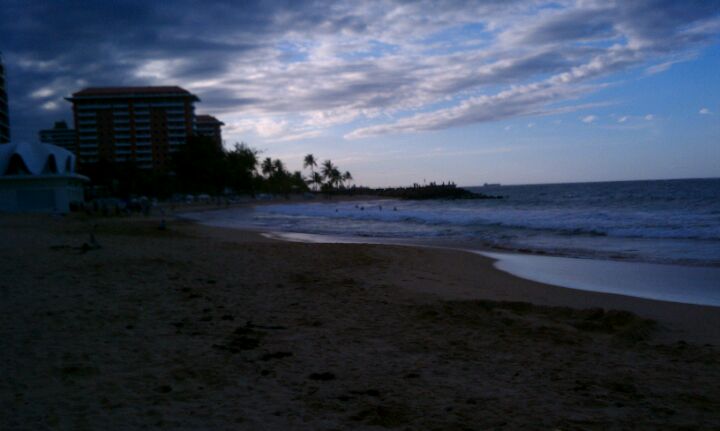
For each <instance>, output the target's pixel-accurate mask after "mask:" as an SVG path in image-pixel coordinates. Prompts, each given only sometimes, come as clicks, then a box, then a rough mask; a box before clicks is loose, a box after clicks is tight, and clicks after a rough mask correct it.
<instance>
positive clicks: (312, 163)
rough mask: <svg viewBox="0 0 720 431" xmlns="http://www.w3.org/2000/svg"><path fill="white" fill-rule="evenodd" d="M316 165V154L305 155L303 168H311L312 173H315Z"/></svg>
mask: <svg viewBox="0 0 720 431" xmlns="http://www.w3.org/2000/svg"><path fill="white" fill-rule="evenodd" d="M316 167H317V160H315V156H313V155H312V154H308V155H307V156H305V159H303V168H310V174H313V173H314V172H315V168H316Z"/></svg>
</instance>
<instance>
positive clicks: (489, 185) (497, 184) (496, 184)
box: [483, 183, 500, 187]
mask: <svg viewBox="0 0 720 431" xmlns="http://www.w3.org/2000/svg"><path fill="white" fill-rule="evenodd" d="M483 187H500V183H485V184H483Z"/></svg>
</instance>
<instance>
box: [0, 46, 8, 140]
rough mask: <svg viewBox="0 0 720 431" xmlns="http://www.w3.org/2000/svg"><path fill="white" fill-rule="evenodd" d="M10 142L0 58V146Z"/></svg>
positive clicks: (3, 69)
mask: <svg viewBox="0 0 720 431" xmlns="http://www.w3.org/2000/svg"><path fill="white" fill-rule="evenodd" d="M8 142H10V117H9V116H8V96H7V90H6V88H5V66H3V62H2V56H0V144H6V143H8Z"/></svg>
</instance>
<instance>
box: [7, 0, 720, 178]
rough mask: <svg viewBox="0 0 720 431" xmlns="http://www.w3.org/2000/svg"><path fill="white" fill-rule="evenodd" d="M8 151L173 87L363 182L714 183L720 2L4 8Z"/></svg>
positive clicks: (244, 134) (524, 0)
mask: <svg viewBox="0 0 720 431" xmlns="http://www.w3.org/2000/svg"><path fill="white" fill-rule="evenodd" d="M0 4H1V5H2V13H0V51H2V53H3V57H4V62H5V65H6V68H7V69H8V70H7V75H8V85H9V96H10V117H11V125H12V133H13V139H14V140H29V139H35V137H36V135H37V131H38V130H39V129H41V128H45V127H48V126H51V125H52V123H53V122H54V121H56V120H60V119H66V120H68V121H69V120H71V115H70V105H69V103H68V102H66V101H64V99H63V97H65V96H67V95H69V94H70V93H72V92H75V91H78V90H79V89H81V88H84V87H87V86H117V85H181V86H183V87H185V88H187V89H188V90H190V91H192V92H194V93H196V94H197V95H198V96H199V97H200V98H201V99H202V102H201V103H200V104H198V106H197V109H198V112H200V113H211V114H213V115H215V116H217V117H218V118H220V119H221V120H222V121H224V122H225V123H226V124H227V126H226V127H225V132H224V138H225V140H226V141H227V145H228V146H231V145H232V144H233V143H235V142H239V141H245V142H248V143H249V144H251V145H252V146H254V147H256V148H258V149H261V150H262V151H263V156H271V157H280V158H282V159H284V160H285V161H286V162H287V164H288V165H289V166H290V167H291V168H296V169H299V168H300V167H301V160H302V157H303V155H304V154H306V153H308V152H311V153H314V154H315V155H316V157H317V158H319V159H325V158H331V159H332V160H333V161H334V162H336V164H338V165H340V167H341V168H342V169H343V170H350V171H351V172H353V174H354V176H355V178H356V180H357V182H358V183H362V184H367V185H402V184H409V183H413V182H422V181H423V180H427V181H431V180H437V181H446V180H452V181H455V182H457V183H459V184H461V185H473V184H481V183H483V182H502V183H507V184H510V183H515V184H517V183H537V182H565V181H597V180H623V179H650V178H687V177H711V176H715V177H717V176H720V0H707V1H702V0H687V1H680V0H674V1H671V0H665V1H663V0H633V1H625V0H617V1H612V0H598V1H594V0H578V1H571V0H568V1H565V0H559V1H543V0H516V1H511V0H486V1H479V2H471V1H449V0H448V1H417V2H405V1H366V2H360V1H347V2H300V1H286V2H272V1H262V2H257V3H253V2H249V1H248V2H236V1H227V2H223V1H202V2H201V1H190V0H184V1H173V2H150V1H147V0H142V1H113V2H105V1H96V2H93V1H59V0H58V1H50V0H47V1H32V0H18V1H15V0H0Z"/></svg>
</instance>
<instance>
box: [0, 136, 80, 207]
mask: <svg viewBox="0 0 720 431" xmlns="http://www.w3.org/2000/svg"><path fill="white" fill-rule="evenodd" d="M86 181H88V178H87V177H85V176H83V175H79V174H77V173H75V155H74V154H73V153H71V152H70V151H68V150H66V149H64V148H60V147H58V146H55V145H50V144H42V143H24V142H23V143H9V144H1V145H0V212H61V213H66V212H68V211H70V204H72V203H82V202H83V201H84V199H83V183H84V182H86Z"/></svg>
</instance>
